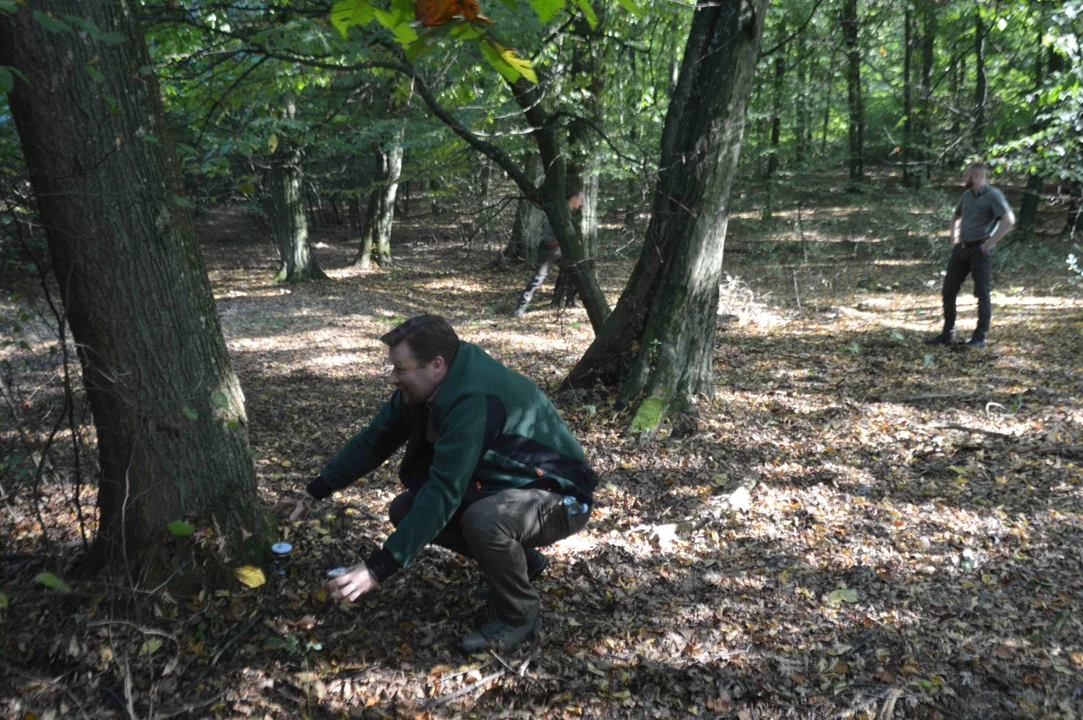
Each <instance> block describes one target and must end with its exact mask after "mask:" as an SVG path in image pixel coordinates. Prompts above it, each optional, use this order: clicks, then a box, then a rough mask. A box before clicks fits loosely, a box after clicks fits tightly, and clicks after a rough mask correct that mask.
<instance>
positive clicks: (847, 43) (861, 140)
mask: <svg viewBox="0 0 1083 720" xmlns="http://www.w3.org/2000/svg"><path fill="white" fill-rule="evenodd" d="M842 33H843V45H844V47H845V49H846V63H847V64H846V100H847V104H848V107H849V110H850V117H849V120H850V126H849V139H850V161H849V166H850V179H851V180H861V179H862V178H863V177H864V175H865V110H864V104H863V100H862V95H861V47H860V45H859V43H858V24H857V0H844V1H843V4H842Z"/></svg>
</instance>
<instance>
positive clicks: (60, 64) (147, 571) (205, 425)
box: [0, 0, 267, 583]
mask: <svg viewBox="0 0 1083 720" xmlns="http://www.w3.org/2000/svg"><path fill="white" fill-rule="evenodd" d="M137 9H138V4H136V3H132V2H130V0H117V1H116V2H93V3H85V2H79V1H78V0H56V1H54V2H28V3H25V4H22V5H20V7H19V9H18V10H17V11H16V12H14V13H11V14H6V13H3V14H0V64H5V65H11V66H14V67H15V68H17V69H18V70H19V72H20V73H21V75H19V76H18V77H17V79H16V80H15V88H14V89H13V90H12V91H11V93H10V94H9V96H8V100H9V103H10V107H11V112H12V115H13V117H14V119H15V124H16V127H17V129H18V133H19V138H20V141H21V144H22V148H23V154H24V157H25V159H26V164H27V168H28V169H29V172H30V177H31V183H32V186H33V190H34V195H35V198H36V200H37V205H38V210H39V212H40V214H41V219H42V224H43V226H44V227H45V229H46V236H47V238H48V244H49V256H50V259H51V263H52V266H51V268H50V269H51V271H52V273H53V274H54V276H55V277H56V280H57V283H58V284H59V287H60V289H61V294H62V297H63V302H64V306H65V309H66V313H67V318H68V321H69V323H70V325H71V331H72V335H73V336H74V338H75V340H76V342H77V344H78V348H79V358H80V361H81V364H82V370H83V381H84V384H85V387H86V392H87V396H88V399H89V402H90V407H91V410H92V413H93V418H94V424H95V428H96V430H97V437H98V453H99V456H100V466H101V477H100V479H99V482H98V506H99V508H100V516H99V526H98V532H97V537H96V542H95V545H94V552H93V553H92V555H91V557H89V558H87V559H86V562H85V563H84V569H85V570H87V571H92V570H95V569H98V568H99V567H100V566H101V565H109V566H111V568H112V569H113V570H115V571H119V572H126V574H127V577H128V580H129V582H133V583H140V582H142V581H143V580H147V581H151V580H153V579H156V578H161V577H162V576H163V575H164V573H165V572H166V571H169V570H175V569H177V568H180V567H181V564H180V562H177V558H176V557H173V556H171V553H172V552H173V550H176V549H177V548H178V546H177V544H176V543H175V541H174V539H173V538H171V536H170V532H169V531H168V530H167V527H166V526H167V524H168V523H169V522H171V521H174V520H180V519H182V518H189V519H190V520H192V521H193V522H194V523H195V524H197V525H198V526H199V527H202V528H210V529H212V530H214V528H215V527H217V528H218V529H219V530H220V531H221V534H216V537H219V538H221V539H222V540H223V541H224V545H223V548H222V551H223V552H222V555H221V556H220V557H219V560H220V561H221V562H223V563H225V562H228V563H229V564H231V565H236V564H241V563H243V562H244V561H245V560H250V559H255V558H258V556H259V550H260V549H261V548H262V540H263V537H264V536H263V534H262V529H263V528H265V527H266V522H267V518H266V516H265V514H264V513H263V512H262V511H261V510H260V504H259V501H258V499H257V495H256V484H255V479H254V474H253V470H252V460H251V457H250V455H249V452H248V440H247V432H246V429H245V423H246V419H245V412H244V397H243V395H242V393H241V387H240V383H239V382H238V380H237V376H236V375H235V374H234V372H233V369H232V366H231V363H230V358H229V355H228V353H227V351H226V346H225V342H224V340H223V338H222V331H221V327H220V325H219V320H218V312H217V309H216V307H215V304H214V298H213V296H212V294H211V288H210V283H209V282H208V280H207V275H206V272H205V270H204V267H203V261H202V258H201V257H200V254H199V248H198V245H197V243H196V238H195V233H194V231H193V228H192V224H191V219H190V217H189V213H188V211H187V210H186V209H185V208H186V206H187V202H186V201H185V200H184V199H183V198H181V197H180V194H179V193H180V182H179V177H178V173H177V171H176V167H175V165H174V161H173V150H172V147H171V145H170V143H169V141H168V137H167V135H166V126H165V122H164V119H163V115H162V107H161V100H160V97H161V95H160V93H159V89H158V85H157V83H156V81H155V79H154V75H153V74H152V73H151V74H143V73H141V72H140V69H141V68H144V67H147V66H149V65H150V59H149V57H148V55H147V51H146V46H145V44H144V41H143V34H142V29H141V28H140V25H139V21H138V19H137V16H136V10H137ZM38 12H41V13H48V14H49V15H50V16H52V17H54V18H64V17H68V16H76V17H79V18H82V19H83V20H85V21H87V22H90V23H93V24H94V25H96V26H97V27H98V28H99V29H100V30H101V37H100V38H99V39H95V38H93V37H91V36H90V35H89V33H82V32H70V33H69V32H50V31H47V30H45V29H44V28H43V27H42V25H41V24H40V23H39V22H38V21H37V20H36V19H35V15H36V14H37V13H38ZM107 33H108V34H112V33H118V34H119V35H118V36H119V37H120V38H122V39H121V40H120V41H119V42H115V43H114V42H108V41H105V40H104V39H102V38H104V37H110V35H106V34H107ZM89 67H93V68H94V69H95V70H96V72H97V73H100V77H99V76H98V75H97V74H95V77H99V79H98V80H95V79H94V78H92V77H91V74H90V73H88V72H87V68H89ZM23 77H25V81H24V80H23ZM103 98H111V99H112V100H111V102H106V101H104V100H103ZM215 532H216V533H217V531H215ZM245 533H254V535H253V536H251V537H249V540H248V541H247V542H245V541H243V540H242V537H243V535H244V534H245ZM192 545H193V544H192V543H188V542H186V543H185V546H184V547H192ZM174 562H177V564H176V565H175V566H174V565H173V563H174Z"/></svg>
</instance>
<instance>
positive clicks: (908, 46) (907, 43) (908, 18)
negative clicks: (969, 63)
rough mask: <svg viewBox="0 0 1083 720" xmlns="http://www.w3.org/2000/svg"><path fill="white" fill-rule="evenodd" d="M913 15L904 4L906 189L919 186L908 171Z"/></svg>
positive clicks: (912, 111) (911, 117)
mask: <svg viewBox="0 0 1083 720" xmlns="http://www.w3.org/2000/svg"><path fill="white" fill-rule="evenodd" d="M913 20H914V18H913V13H912V12H911V10H910V4H909V3H907V4H906V8H905V10H904V11H903V45H904V47H903V144H902V165H903V186H905V187H908V188H916V187H917V185H919V184H920V181H916V179H915V177H914V173H913V172H912V171H911V169H910V161H911V160H912V159H913V153H912V150H911V145H912V144H913V142H914V135H913V127H914V124H913V115H914V103H913V99H912V98H911V96H910V88H911V85H910V68H911V66H912V65H913V62H912V60H913V56H914V28H913V24H914V22H913Z"/></svg>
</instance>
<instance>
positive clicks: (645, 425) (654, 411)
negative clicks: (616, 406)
mask: <svg viewBox="0 0 1083 720" xmlns="http://www.w3.org/2000/svg"><path fill="white" fill-rule="evenodd" d="M668 404H669V403H667V402H666V401H665V400H663V399H662V398H660V397H658V396H652V397H649V398H647V399H646V400H644V401H643V402H642V403H640V405H639V408H638V409H637V410H636V414H635V417H633V418H632V424H631V425H630V426H629V427H628V431H629V432H632V433H642V432H653V431H654V430H657V429H658V426H659V425H660V424H661V423H662V416H663V415H665V412H666V407H667V406H668Z"/></svg>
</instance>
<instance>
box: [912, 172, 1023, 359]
mask: <svg viewBox="0 0 1083 720" xmlns="http://www.w3.org/2000/svg"><path fill="white" fill-rule="evenodd" d="M963 184H964V185H966V190H965V191H963V196H962V197H961V198H960V199H959V204H958V205H956V206H955V212H954V214H952V216H951V229H950V233H951V259H950V260H948V271H947V275H945V276H944V290H943V296H944V331H943V332H941V333H940V334H939V335H936V336H934V337H931V338H927V339H926V340H925V344H927V345H949V344H951V343H952V342H954V340H955V298H956V296H957V295H958V294H959V288H961V287H962V286H963V281H964V280H966V276H967V275H973V276H974V296H975V297H976V298H978V326H977V328H975V330H974V334H973V335H971V337H970V341H969V342H968V343H967V344H966V345H967V347H972V348H981V347H985V337H986V336H987V335H988V334H989V322H990V320H991V319H992V316H993V305H992V302H991V301H990V299H989V291H990V286H991V284H992V278H993V248H994V247H996V244H997V243H998V242H1000V239H1001V238H1003V237H1004V236H1005V235H1007V234H1008V231H1009V230H1011V229H1012V227H1013V226H1014V225H1015V214H1014V213H1012V209H1011V208H1010V207H1009V206H1008V201H1007V200H1005V199H1004V195H1003V194H1002V193H1001V192H1000V191H999V190H997V189H996V188H995V187H993V186H992V185H990V184H989V183H988V182H986V179H985V166H984V165H982V164H981V163H978V162H972V163H970V164H969V165H967V166H966V170H964V171H963Z"/></svg>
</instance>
